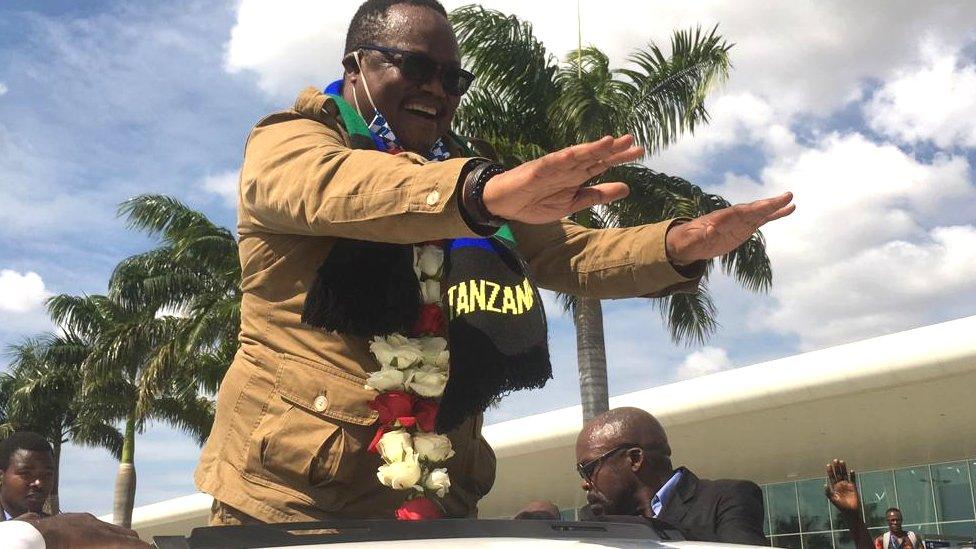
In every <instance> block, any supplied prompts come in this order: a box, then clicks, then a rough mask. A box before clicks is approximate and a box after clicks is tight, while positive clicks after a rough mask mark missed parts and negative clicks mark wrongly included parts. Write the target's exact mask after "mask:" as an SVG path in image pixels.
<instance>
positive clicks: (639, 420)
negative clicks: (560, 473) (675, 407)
mask: <svg viewBox="0 0 976 549" xmlns="http://www.w3.org/2000/svg"><path fill="white" fill-rule="evenodd" d="M626 443H632V444H635V445H638V446H642V447H650V448H659V449H660V450H661V452H662V453H663V454H665V455H668V456H670V455H671V446H670V445H669V444H668V435H667V433H665V432H664V427H663V426H661V423H660V422H659V421H658V420H657V418H655V417H654V416H652V415H651V414H649V413H647V412H645V411H644V410H641V409H640V408H614V409H613V410H610V411H608V412H604V413H603V414H601V415H599V416H597V417H595V418H593V419H591V420H590V421H588V422H587V423H586V425H584V426H583V430H582V431H580V434H579V437H577V439H576V448H577V454H578V453H579V450H580V446H581V444H582V445H584V446H586V447H587V448H590V449H592V450H595V451H596V450H599V451H606V450H609V449H610V448H613V447H614V446H617V445H620V444H626Z"/></svg>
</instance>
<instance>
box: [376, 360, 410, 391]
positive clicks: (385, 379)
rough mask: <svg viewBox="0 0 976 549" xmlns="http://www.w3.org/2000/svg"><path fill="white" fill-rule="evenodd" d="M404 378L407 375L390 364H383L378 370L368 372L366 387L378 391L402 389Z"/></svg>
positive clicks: (405, 378)
mask: <svg viewBox="0 0 976 549" xmlns="http://www.w3.org/2000/svg"><path fill="white" fill-rule="evenodd" d="M406 380H407V376H406V375H404V373H403V372H401V371H400V370H397V369H396V368H393V367H391V366H383V368H382V369H380V370H379V371H378V372H373V373H371V374H369V378H368V379H367V380H366V387H367V388H369V389H376V390H377V391H380V392H383V391H402V390H403V389H404V385H403V382H404V381H406Z"/></svg>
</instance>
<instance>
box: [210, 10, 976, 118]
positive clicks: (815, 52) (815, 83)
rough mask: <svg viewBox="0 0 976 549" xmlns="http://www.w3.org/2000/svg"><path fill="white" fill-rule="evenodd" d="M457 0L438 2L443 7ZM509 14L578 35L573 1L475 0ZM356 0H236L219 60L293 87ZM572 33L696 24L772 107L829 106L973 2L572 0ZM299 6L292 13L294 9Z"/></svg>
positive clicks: (332, 70)
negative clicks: (568, 4) (717, 36)
mask: <svg viewBox="0 0 976 549" xmlns="http://www.w3.org/2000/svg"><path fill="white" fill-rule="evenodd" d="M468 3H470V2H468V1H467V0H449V1H446V2H444V4H445V7H446V8H447V9H448V10H450V9H453V8H456V7H458V6H461V5H463V4H468ZM481 4H482V5H484V6H485V7H488V8H493V9H498V10H501V11H503V12H506V13H514V14H516V15H517V16H519V17H520V18H522V19H523V20H526V21H529V22H531V23H532V24H533V28H534V31H535V34H536V35H537V36H538V37H539V38H540V39H541V40H542V41H543V43H544V44H545V45H546V46H547V48H548V49H549V51H550V52H551V53H553V54H555V55H557V56H559V57H563V56H564V55H565V54H566V53H567V52H569V51H571V50H573V49H575V48H576V46H577V39H576V32H567V29H572V30H573V31H575V30H576V26H577V17H576V10H574V9H566V10H553V9H552V6H551V5H549V4H548V3H545V2H522V1H520V0H485V1H483V2H481ZM357 6H358V2H344V3H336V2H330V3H326V2H319V1H317V0H291V1H288V2H274V3H270V2H260V1H258V0H244V1H243V2H241V3H240V4H239V7H238V12H237V24H236V26H235V27H234V29H233V31H232V33H231V37H230V41H229V42H228V44H227V48H226V51H227V55H226V68H227V69H228V70H229V71H232V72H238V71H241V70H251V71H254V72H256V73H257V75H258V81H259V85H260V86H261V88H262V89H263V90H264V91H265V92H267V93H269V94H270V95H271V96H274V97H278V98H288V99H290V98H292V97H294V95H295V93H296V92H297V91H298V89H300V88H301V87H303V86H306V85H309V84H323V83H326V82H327V81H328V80H330V79H331V78H335V77H338V74H339V57H340V56H341V49H342V44H343V41H344V39H345V32H346V26H347V25H348V22H349V19H350V18H351V16H352V14H353V12H354V11H355V9H356V7H357ZM580 11H581V16H582V17H581V19H582V22H581V26H582V37H583V42H584V43H585V44H593V45H596V46H597V47H600V48H601V49H603V50H604V51H606V52H607V53H608V54H609V55H610V56H611V58H612V59H613V61H614V62H615V63H622V62H623V61H624V59H625V58H626V56H627V55H628V54H629V53H630V52H631V51H632V50H633V49H634V48H635V47H639V46H642V45H644V44H646V43H647V42H648V41H654V42H656V43H657V44H659V45H661V46H667V44H668V43H669V41H670V37H671V33H672V31H673V30H676V29H685V28H690V27H693V26H697V25H701V26H702V27H704V28H711V27H712V26H714V25H716V24H719V25H720V27H719V31H720V33H721V34H722V35H724V36H725V37H727V38H728V40H729V41H730V42H734V43H735V47H734V48H733V50H732V60H733V62H734V64H735V69H734V71H733V75H732V79H731V80H730V82H729V84H728V90H729V91H730V92H732V93H739V92H743V91H751V92H753V93H757V94H761V95H762V96H763V98H764V99H765V100H767V101H768V102H769V103H770V104H771V105H772V106H773V107H774V109H775V111H776V112H777V113H782V114H785V115H791V114H793V113H797V112H814V113H817V114H825V113H828V112H830V111H832V110H834V109H836V108H838V107H840V106H842V105H844V104H846V103H847V102H848V101H850V100H851V99H852V98H856V97H858V96H859V95H860V93H859V90H860V87H861V85H862V84H863V83H864V82H865V81H866V80H867V79H881V78H884V77H885V76H886V75H887V74H888V73H889V72H890V71H891V70H892V69H893V68H894V67H898V66H903V65H906V64H910V63H912V62H915V61H917V60H918V49H917V45H918V43H919V40H920V37H924V36H927V35H929V34H932V33H938V35H939V37H940V39H942V40H943V41H945V42H946V43H948V44H954V45H958V44H960V43H962V42H963V41H964V40H966V39H968V38H969V37H970V31H971V29H972V28H973V27H974V26H976V9H973V7H972V5H971V4H970V3H967V2H965V1H946V2H939V3H937V4H931V3H901V4H898V5H891V4H889V3H882V2H876V1H868V2H856V3H852V2H842V1H840V0H837V1H825V2H816V3H809V2H777V3H769V2H765V1H762V0H742V1H729V0H712V1H706V2H694V3H690V2H668V1H665V0H657V1H647V0H620V1H617V2H613V3H609V4H608V3H606V2H600V1H597V0H583V1H582V2H581V5H580ZM295 14H301V17H295Z"/></svg>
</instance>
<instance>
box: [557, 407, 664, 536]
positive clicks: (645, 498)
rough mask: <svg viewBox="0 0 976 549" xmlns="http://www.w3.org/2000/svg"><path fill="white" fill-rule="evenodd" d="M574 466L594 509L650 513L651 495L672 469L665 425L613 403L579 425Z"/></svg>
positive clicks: (601, 512) (598, 512) (603, 512)
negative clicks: (580, 427) (612, 405)
mask: <svg viewBox="0 0 976 549" xmlns="http://www.w3.org/2000/svg"><path fill="white" fill-rule="evenodd" d="M576 464H577V465H576V469H577V471H578V472H579V475H580V477H581V479H582V481H583V484H582V487H583V490H585V491H586V499H587V502H588V503H589V510H590V512H592V513H593V515H596V516H600V515H641V516H644V517H648V518H650V517H653V516H654V513H653V511H652V510H651V499H652V498H653V497H654V494H655V493H657V491H658V490H660V489H661V486H663V485H664V483H665V482H667V480H668V479H669V478H670V477H671V475H672V474H673V472H674V471H673V467H672V465H671V447H670V446H669V445H668V436H667V434H666V433H665V432H664V427H662V426H661V424H660V423H659V422H658V420H657V419H655V418H654V416H652V415H651V414H649V413H647V412H645V411H644V410H641V409H639V408H614V409H613V410H610V411H608V412H606V413H604V414H602V415H600V416H597V417H595V418H593V419H592V420H590V421H589V422H587V423H586V425H584V426H583V430H582V431H580V434H579V436H578V437H577V438H576Z"/></svg>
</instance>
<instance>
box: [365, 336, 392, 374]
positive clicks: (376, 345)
mask: <svg viewBox="0 0 976 549" xmlns="http://www.w3.org/2000/svg"><path fill="white" fill-rule="evenodd" d="M369 352H371V353H373V356H375V357H376V361H377V362H379V363H380V366H383V367H384V368H386V367H393V358H394V356H395V355H394V354H393V347H392V346H391V345H390V344H389V343H387V342H386V340H384V339H383V338H382V337H374V338H373V342H372V343H370V344H369Z"/></svg>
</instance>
